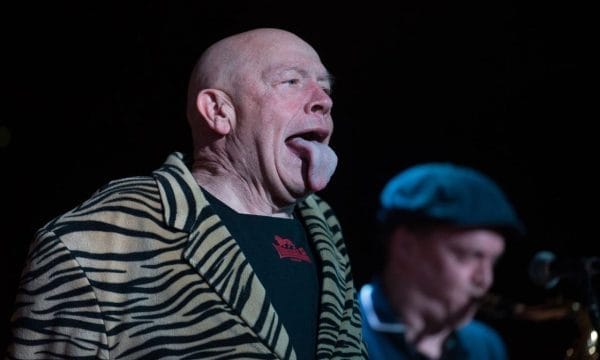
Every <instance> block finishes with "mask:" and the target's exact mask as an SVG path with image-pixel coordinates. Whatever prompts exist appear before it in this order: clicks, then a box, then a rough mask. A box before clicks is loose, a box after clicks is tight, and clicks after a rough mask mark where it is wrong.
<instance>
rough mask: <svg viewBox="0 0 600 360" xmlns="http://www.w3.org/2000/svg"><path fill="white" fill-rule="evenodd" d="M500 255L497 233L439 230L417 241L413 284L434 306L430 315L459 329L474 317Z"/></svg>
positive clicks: (499, 242)
mask: <svg viewBox="0 0 600 360" xmlns="http://www.w3.org/2000/svg"><path fill="white" fill-rule="evenodd" d="M503 252H504V238H503V237H502V236H501V235H500V234H498V233H497V232H494V231H490V230H484V229H474V230H460V229H450V228H442V229H438V230H436V231H433V232H430V233H427V234H426V236H425V238H424V239H418V240H417V248H416V250H415V254H414V259H415V264H417V263H420V271H416V274H415V276H418V277H419V279H416V280H415V282H416V283H418V284H419V285H418V286H420V287H421V291H422V292H423V293H424V294H425V296H427V298H428V299H430V300H433V302H434V303H436V311H434V312H433V313H434V314H437V316H439V319H441V320H442V321H450V323H453V324H455V325H456V326H458V325H460V324H463V323H465V322H467V321H468V320H470V319H471V318H472V317H473V316H474V314H475V312H476V310H477V307H478V303H479V301H480V300H481V297H482V296H483V295H484V294H485V293H486V292H487V291H488V290H489V288H490V287H491V286H492V283H493V278H494V265H495V263H496V260H497V259H498V258H499V257H500V255H502V253H503ZM434 316H436V315H434Z"/></svg>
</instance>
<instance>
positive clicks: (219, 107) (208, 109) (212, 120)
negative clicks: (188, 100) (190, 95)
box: [196, 89, 235, 136]
mask: <svg viewBox="0 0 600 360" xmlns="http://www.w3.org/2000/svg"><path fill="white" fill-rule="evenodd" d="M196 107H197V108H198V112H199V113H200V114H202V117H203V118H204V120H205V121H206V124H207V125H208V127H209V128H211V129H212V130H213V131H214V132H216V133H217V134H219V135H223V136H224V135H227V134H229V132H230V131H231V129H232V127H233V125H234V123H235V109H234V107H233V103H232V102H231V98H230V97H229V95H227V94H226V93H225V92H223V91H221V90H217V89H204V90H202V91H200V93H198V96H197V97H196Z"/></svg>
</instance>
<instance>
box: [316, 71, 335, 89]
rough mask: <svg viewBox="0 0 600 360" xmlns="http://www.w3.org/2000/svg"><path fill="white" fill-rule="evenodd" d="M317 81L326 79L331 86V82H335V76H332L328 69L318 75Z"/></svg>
mask: <svg viewBox="0 0 600 360" xmlns="http://www.w3.org/2000/svg"><path fill="white" fill-rule="evenodd" d="M317 81H326V82H328V83H329V86H330V87H333V84H334V82H335V77H334V76H333V74H331V73H330V72H329V71H328V72H327V73H326V74H325V75H322V76H319V77H318V78H317Z"/></svg>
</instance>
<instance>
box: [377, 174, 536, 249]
mask: <svg viewBox="0 0 600 360" xmlns="http://www.w3.org/2000/svg"><path fill="white" fill-rule="evenodd" d="M379 215H380V220H382V221H383V222H388V223H389V222H391V221H393V222H402V221H405V222H409V221H414V220H416V219H421V220H433V221H440V222H444V223H449V224H453V225H456V226H459V227H482V228H494V229H498V230H500V231H502V232H504V234H505V236H509V237H515V236H522V235H524V232H525V229H524V226H523V224H522V223H521V221H520V220H519V218H518V217H517V214H516V212H515V210H514V208H513V207H512V205H511V204H510V202H509V201H508V199H507V198H506V196H505V194H504V193H503V192H502V190H501V189H500V188H499V187H498V185H497V184H496V183H495V182H494V181H493V180H491V179H490V178H489V177H487V176H486V175H484V174H482V173H480V172H478V171H477V170H474V169H472V168H468V167H464V166H458V165H455V164H451V163H425V164H419V165H416V166H413V167H410V168H408V169H406V170H404V171H402V172H401V173H399V174H398V175H396V176H394V177H393V178H392V179H391V180H390V181H389V182H388V183H387V185H385V187H384V189H383V191H382V193H381V209H380V214H379Z"/></svg>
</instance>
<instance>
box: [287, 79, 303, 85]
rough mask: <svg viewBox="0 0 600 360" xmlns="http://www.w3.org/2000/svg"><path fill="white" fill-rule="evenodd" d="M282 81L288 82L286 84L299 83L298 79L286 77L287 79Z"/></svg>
mask: <svg viewBox="0 0 600 360" xmlns="http://www.w3.org/2000/svg"><path fill="white" fill-rule="evenodd" d="M284 83H285V84H288V85H296V84H298V83H300V80H299V79H288V80H286V81H284Z"/></svg>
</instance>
